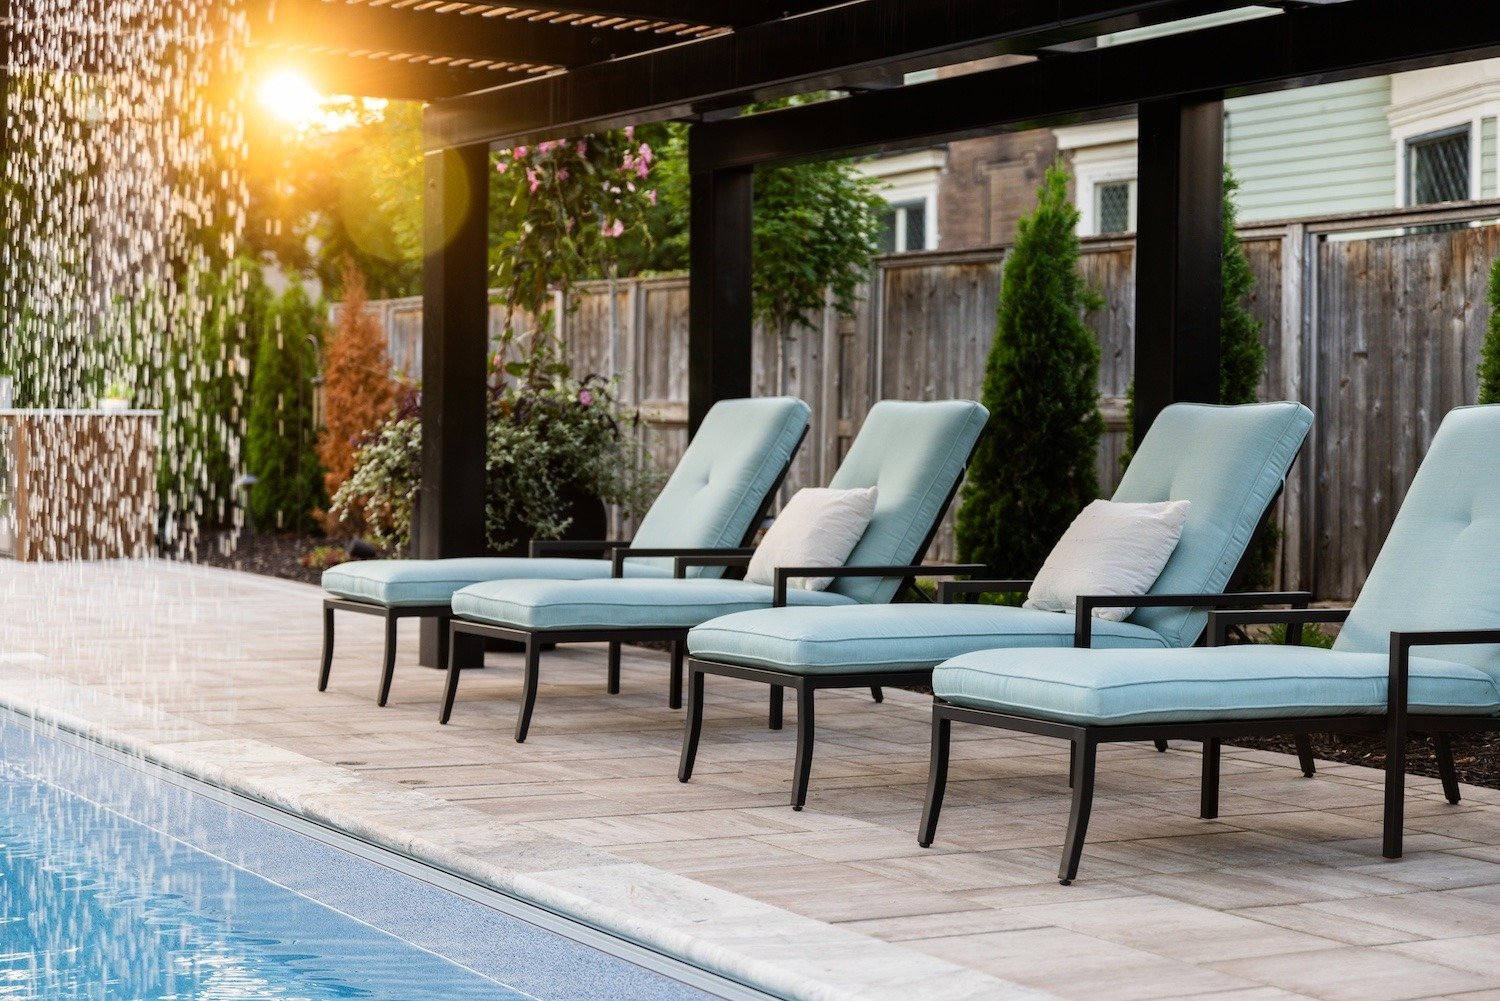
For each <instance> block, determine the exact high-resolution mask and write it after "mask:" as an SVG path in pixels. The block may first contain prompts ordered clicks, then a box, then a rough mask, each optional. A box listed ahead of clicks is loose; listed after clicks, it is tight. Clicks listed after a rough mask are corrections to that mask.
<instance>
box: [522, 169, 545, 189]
mask: <svg viewBox="0 0 1500 1001" xmlns="http://www.w3.org/2000/svg"><path fill="white" fill-rule="evenodd" d="M526 180H528V181H530V182H531V193H532V194H536V189H537V188H540V187H541V186H542V179H541V178H540V177H538V176H537V172H536V171H534V170H528V171H527V172H526Z"/></svg>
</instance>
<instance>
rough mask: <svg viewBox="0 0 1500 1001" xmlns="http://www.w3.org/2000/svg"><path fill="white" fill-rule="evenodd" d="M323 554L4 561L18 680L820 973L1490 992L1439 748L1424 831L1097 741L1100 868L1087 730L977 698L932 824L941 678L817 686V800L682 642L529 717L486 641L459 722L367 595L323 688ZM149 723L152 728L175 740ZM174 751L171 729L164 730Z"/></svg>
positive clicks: (745, 968)
mask: <svg viewBox="0 0 1500 1001" xmlns="http://www.w3.org/2000/svg"><path fill="white" fill-rule="evenodd" d="M318 595H319V592H318V591H317V589H315V588H310V587H306V586H303V585H298V584H293V583H289V582H282V581H270V580H266V579H263V578H257V577H252V576H249V575H243V574H236V573H233V572H229V571H218V570H211V569H206V568H196V567H186V566H182V565H178V564H171V563H150V564H140V563H105V564H66V565H53V566H38V565H21V564H14V563H5V562H0V606H3V607H4V609H5V614H4V617H3V620H0V702H3V703H6V704H10V705H13V706H17V707H20V708H23V709H27V710H28V711H31V710H43V709H45V710H47V713H48V714H51V715H53V716H54V717H59V716H60V717H62V718H66V719H68V720H71V721H74V722H75V723H76V722H77V721H80V720H81V721H85V722H86V723H87V724H88V726H89V727H92V728H95V729H100V730H108V731H109V732H111V733H116V734H119V733H123V734H126V735H128V736H129V737H130V738H131V739H132V740H133V741H135V742H136V743H137V744H138V745H139V746H141V747H142V748H143V749H147V750H151V753H154V754H157V756H158V757H162V758H163V759H164V760H165V759H170V760H172V761H175V762H178V763H180V764H181V766H182V767H185V768H187V769H188V770H191V771H195V772H199V773H201V774H205V775H215V776H218V777H220V778H222V779H223V780H225V781H227V782H229V783H230V784H231V785H234V786H235V787H237V788H241V789H242V790H246V791H251V792H254V793H256V794H257V795H263V797H264V798H276V799H278V801H282V802H283V805H287V806H288V807H289V808H293V809H298V810H300V811H303V812H308V813H310V814H318V813H319V812H320V811H322V814H323V815H326V816H328V817H337V818H338V822H339V823H341V824H343V825H345V826H349V827H352V828H357V829H359V830H361V831H362V832H364V833H366V834H367V835H368V836H372V837H376V838H380V839H384V840H388V841H392V842H396V843H398V845H399V847H402V848H404V849H405V850H408V851H411V852H412V853H413V854H417V855H424V853H437V854H440V855H441V856H442V859H441V861H442V862H443V864H445V865H448V866H449V867H450V868H455V869H459V870H461V871H472V872H474V873H475V874H476V877H475V878H480V879H483V880H485V881H488V882H491V883H493V884H496V885H504V886H505V887H506V888H508V889H509V890H511V891H512V892H517V893H520V894H521V895H525V896H530V897H532V898H533V899H540V900H545V901H549V902H551V903H552V904H553V905H554V906H559V907H565V908H568V909H571V910H573V911H575V912H576V913H580V914H583V915H584V916H586V917H588V918H589V919H590V920H594V921H596V922H598V923H600V924H603V925H605V926H606V927H613V928H616V929H617V930H621V931H624V932H627V933H631V934H641V935H645V936H647V937H654V938H653V940H654V941H657V942H658V943H659V944H661V945H662V947H663V948H670V949H672V950H673V951H677V952H680V953H682V954H684V955H687V956H689V957H693V958H696V959H698V960H699V961H702V962H704V963H705V964H706V965H710V966H713V967H714V968H719V969H722V970H725V971H726V972H730V973H731V974H733V975H737V976H742V977H743V978H744V979H747V980H750V981H752V982H755V983H758V984H762V985H764V986H767V987H770V988H771V989H773V990H777V991H780V992H783V993H787V994H790V995H795V996H806V997H840V996H867V997H884V996H889V997H954V998H959V997H1004V996H1015V997H1025V996H1035V994H1028V991H1035V992H1045V993H1046V994H1049V995H1052V996H1056V997H1065V998H1075V997H1076V998H1088V999H1089V1001H1094V999H1096V998H1098V997H1111V998H1127V997H1128V998H1170V997H1204V998H1206V997H1222V998H1238V999H1242V1001H1259V999H1262V998H1264V999H1268V1001H1269V999H1275V998H1291V997H1312V998H1325V999H1344V998H1376V997H1381V998H1424V997H1437V996H1444V995H1446V996H1466V997H1467V996H1472V997H1483V996H1488V995H1489V992H1491V991H1493V990H1497V989H1500V967H1496V966H1495V964H1494V963H1493V962H1491V961H1490V957H1493V955H1494V954H1495V948H1496V941H1497V937H1500V796H1497V795H1495V794H1493V793H1491V792H1490V791H1487V790H1469V789H1467V788H1466V790H1465V792H1466V797H1465V802H1464V804H1463V805H1461V806H1458V807H1450V806H1448V805H1447V804H1446V803H1444V802H1442V799H1441V796H1440V793H1439V790H1438V789H1437V784H1436V783H1435V782H1428V781H1427V780H1425V779H1420V778H1418V779H1413V781H1412V784H1411V791H1410V793H1409V796H1410V799H1411V807H1412V809H1411V816H1410V818H1409V822H1408V827H1409V835H1408V848H1409V854H1408V857H1407V859H1406V860H1404V861H1402V862H1398V863H1389V862H1385V861H1383V860H1381V859H1380V857H1379V850H1378V844H1379V842H1378V837H1379V833H1380V829H1379V812H1380V811H1379V803H1380V797H1379V786H1380V775H1379V773H1377V772H1375V771H1372V770H1369V769H1361V768H1354V767H1347V766H1332V765H1330V766H1329V767H1328V768H1327V769H1325V770H1323V771H1322V772H1321V773H1320V775H1319V777H1318V778H1316V779H1313V780H1307V779H1304V778H1302V777H1301V776H1300V774H1299V772H1298V771H1297V769H1296V768H1295V762H1294V761H1292V760H1291V759H1290V758H1287V757H1285V756H1282V755H1276V754H1270V753H1267V752H1261V751H1249V750H1237V749H1232V748H1229V749H1226V751H1225V755H1226V756H1225V772H1224V787H1223V793H1224V796H1223V799H1224V809H1223V812H1222V814H1221V816H1220V818H1219V819H1218V820H1216V821H1211V822H1210V821H1203V820H1201V819H1199V818H1198V817H1197V816H1196V811H1197V790H1196V782H1197V772H1198V754H1197V748H1196V747H1195V746H1191V745H1181V746H1174V747H1173V749H1172V750H1171V751H1169V752H1168V753H1167V754H1158V753H1156V752H1155V751H1154V750H1152V749H1151V748H1150V747H1149V746H1130V745H1125V746H1121V745H1114V746H1109V747H1106V748H1105V749H1104V750H1102V751H1101V755H1100V766H1099V771H1100V777H1099V786H1098V796H1097V798H1096V802H1095V808H1094V822H1093V829H1092V830H1091V832H1090V843H1089V846H1088V848H1087V850H1086V852H1085V855H1084V859H1083V867H1082V869H1081V871H1080V879H1079V882H1077V883H1076V884H1075V885H1074V886H1071V887H1061V886H1058V885H1057V883H1056V879H1055V870H1056V866H1057V856H1058V852H1059V851H1060V845H1061V841H1062V835H1063V827H1064V823H1065V820H1066V814H1067V808H1068V802H1067V783H1066V766H1067V748H1066V747H1065V746H1064V745H1061V744H1055V743H1052V742H1049V741H1045V740H1041V739H1036V738H1012V737H1005V736H996V735H994V734H992V733H987V732H981V731H978V730H977V729H976V728H964V727H956V728H955V738H956V740H955V748H954V760H953V766H952V774H951V779H952V781H951V784H950V787H949V793H948V800H947V806H946V808H945V812H944V817H943V823H942V826H941V828H940V830H939V832H938V840H937V843H936V844H935V845H934V847H933V848H932V849H930V850H922V849H920V848H918V847H917V846H916V843H915V828H916V823H917V817H918V813H919V811H920V808H921V800H922V793H923V788H924V784H925V781H926V742H927V737H928V712H927V709H926V705H925V703H926V699H925V698H924V697H921V696H918V695H915V694H912V693H906V692H899V691H889V690H888V691H887V697H886V702H885V703H884V704H883V705H876V704H874V703H872V702H871V701H870V699H869V698H868V696H867V695H862V694H860V693H855V692H845V693H839V692H833V693H828V694H826V695H823V696H821V697H820V701H819V720H818V723H819V743H818V748H817V757H816V760H815V762H814V766H813V782H812V790H811V795H810V799H809V803H808V807H807V809H806V810H805V811H802V812H800V813H798V812H793V811H792V810H791V809H790V808H789V807H787V806H786V799H787V796H788V794H789V789H790V779H791V764H792V735H793V729H792V727H791V725H790V724H791V722H792V721H793V720H794V718H795V715H794V709H793V708H792V706H791V704H790V703H788V727H787V729H785V730H783V731H781V732H779V733H778V732H772V731H769V730H767V729H766V727H765V690H764V688H762V687H760V686H752V685H747V684H739V683H736V682H733V681H729V680H725V679H717V678H711V679H709V688H708V702H707V707H706V727H705V733H704V740H703V745H702V747H701V750H700V756H699V762H698V766H697V769H696V771H695V774H694V779H693V782H692V783H690V784H687V785H683V784H681V783H678V782H677V780H676V776H675V771H676V762H677V751H678V745H679V740H680V736H681V713H680V712H677V711H672V710H669V709H667V707H666V698H665V695H666V675H667V671H666V659H665V656H664V655H662V654H657V653H653V652H650V651H638V650H627V654H626V657H625V663H624V673H623V682H622V692H621V694H620V695H617V696H609V695H606V694H605V692H604V656H603V650H602V648H599V647H572V648H566V649H560V650H558V651H556V652H553V653H548V654H545V655H544V659H543V664H542V688H541V692H540V696H539V699H538V704H537V712H536V717H535V719H534V721H533V724H532V731H531V736H530V738H529V739H528V741H527V743H526V744H524V745H518V744H516V743H515V742H514V741H513V740H512V739H511V736H510V733H511V729H512V726H513V722H514V716H515V709H516V698H517V696H518V694H519V687H520V686H519V676H518V670H517V665H516V658H515V657H514V655H508V654H499V653H492V654H490V655H489V660H488V663H489V667H488V668H487V669H486V670H484V671H470V672H466V673H465V675H464V677H463V679H462V685H461V688H460V693H459V701H458V705H457V707H456V708H455V711H454V715H453V721H452V723H451V724H450V725H448V726H446V727H444V726H439V725H438V724H437V722H436V716H437V702H438V696H439V692H440V689H441V684H442V678H441V676H440V674H439V673H438V672H436V671H431V670H428V669H425V668H421V667H418V666H416V664H415V638H414V632H415V629H414V627H413V626H412V625H410V624H408V625H407V627H406V629H405V630H404V635H403V641H402V649H401V655H400V659H399V661H398V667H397V675H396V681H395V686H394V689H393V692H392V698H391V704H390V705H389V706H388V707H387V708H385V709H379V708H377V707H376V706H375V705H374V702H373V693H374V689H375V685H376V674H377V669H378V668H377V662H378V659H379V649H380V641H379V632H380V630H379V624H378V621H377V620H375V619H370V618H365V617H360V616H352V615H351V616H340V617H339V620H338V621H339V631H340V641H339V647H338V653H337V657H336V659H335V662H334V670H333V679H332V684H331V685H330V687H329V690H328V691H327V692H326V693H323V694H319V693H317V692H316V691H315V690H314V687H315V686H314V681H315V674H316V669H317V655H318V647H319V637H320V627H321V623H320V614H319V604H318ZM152 749H155V750H152ZM158 752H159V753H158Z"/></svg>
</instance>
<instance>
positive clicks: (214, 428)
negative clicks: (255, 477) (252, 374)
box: [0, 0, 249, 553]
mask: <svg viewBox="0 0 1500 1001" xmlns="http://www.w3.org/2000/svg"><path fill="white" fill-rule="evenodd" d="M7 11H8V29H9V30H8V31H6V32H0V40H3V41H4V44H5V48H4V50H3V51H0V57H3V63H4V65H5V66H6V67H7V68H8V69H7V72H6V73H5V75H4V76H0V80H4V81H5V83H6V87H5V92H4V128H3V133H0V143H3V147H0V152H3V173H0V376H6V375H8V376H10V377H11V379H12V380H13V384H14V395H15V405H16V406H18V407H27V408H93V407H95V406H96V403H97V401H98V400H99V399H100V398H102V397H106V396H110V395H118V394H119V393H122V392H123V393H124V394H126V396H127V398H128V399H129V402H130V405H131V406H133V407H137V408H149V409H159V410H161V411H163V415H162V420H161V431H160V450H161V455H162V456H164V457H165V461H163V462H162V464H161V468H160V471H159V473H158V495H159V504H160V507H161V510H162V515H161V517H160V519H159V522H158V530H159V533H160V538H161V542H162V543H163V544H164V545H166V546H168V547H171V548H172V549H174V550H176V551H177V552H179V553H181V552H186V551H190V550H191V549H193V548H194V547H196V546H197V545H198V542H199V537H198V533H199V531H200V528H201V526H202V525H204V524H214V523H218V524H230V525H233V524H235V523H236V522H237V519H238V513H237V510H236V506H235V505H234V503H233V497H232V496H231V491H232V484H233V480H234V477H235V475H236V474H237V473H238V472H239V471H240V470H241V465H242V458H241V453H242V449H241V440H242V437H243V427H242V424H243V417H242V414H243V410H244V406H243V404H244V395H245V390H246V379H247V377H248V372H249V364H248V360H247V357H246V350H245V330H244V329H243V320H242V309H241V305H242V301H243V295H244V289H245V273H244V270H243V267H242V266H241V265H239V264H237V263H236V260H235V255H236V254H237V253H238V251H239V249H240V248H239V240H240V234H241V231H242V229H243V227H244V220H245V203H246V192H245V186H244V182H243V179H242V172H241V163H242V161H243V158H244V155H245V149H244V145H245V139H244V125H243V119H242V106H243V100H242V88H243V87H244V72H243V70H244V51H245V45H244V43H245V41H246V33H247V22H246V16H245V12H244V10H243V9H242V5H241V4H240V3H238V2H220V0H8V2H5V0H0V14H4V13H6V12H7ZM83 479H84V480H85V481H86V480H87V477H86V476H85V477H83Z"/></svg>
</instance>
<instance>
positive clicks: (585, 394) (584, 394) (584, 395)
mask: <svg viewBox="0 0 1500 1001" xmlns="http://www.w3.org/2000/svg"><path fill="white" fill-rule="evenodd" d="M578 402H579V403H581V404H583V405H584V406H585V407H587V406H590V405H591V404H592V403H593V402H594V394H593V393H590V392H589V391H588V390H587V389H580V390H579V391H578Z"/></svg>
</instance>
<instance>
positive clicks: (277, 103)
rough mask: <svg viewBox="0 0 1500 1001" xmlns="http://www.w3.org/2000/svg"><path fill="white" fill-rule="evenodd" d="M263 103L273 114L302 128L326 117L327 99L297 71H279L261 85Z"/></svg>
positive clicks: (261, 100)
mask: <svg viewBox="0 0 1500 1001" xmlns="http://www.w3.org/2000/svg"><path fill="white" fill-rule="evenodd" d="M260 103H261V106H262V107H264V108H265V109H266V110H267V111H269V112H270V113H271V114H273V115H275V116H276V117H277V118H279V119H281V120H282V121H284V122H286V123H287V124H288V125H295V126H296V127H298V128H307V127H308V126H310V125H313V124H316V123H317V122H318V121H319V120H320V119H321V118H322V117H323V95H322V94H320V93H318V89H317V88H316V87H314V86H313V85H312V84H311V83H310V82H308V79H307V77H305V76H303V75H302V74H301V73H298V72H297V71H296V70H289V69H284V70H278V71H277V72H275V73H273V74H271V75H270V76H268V77H266V79H265V80H264V81H262V82H261V85H260Z"/></svg>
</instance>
